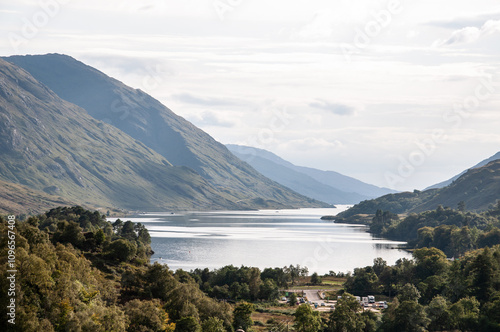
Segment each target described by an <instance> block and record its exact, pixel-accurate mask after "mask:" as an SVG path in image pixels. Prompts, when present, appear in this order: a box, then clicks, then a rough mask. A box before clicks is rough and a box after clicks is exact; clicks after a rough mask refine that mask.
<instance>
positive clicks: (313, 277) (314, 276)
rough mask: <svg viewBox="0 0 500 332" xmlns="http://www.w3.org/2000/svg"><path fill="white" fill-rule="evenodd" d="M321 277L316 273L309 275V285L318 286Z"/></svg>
mask: <svg viewBox="0 0 500 332" xmlns="http://www.w3.org/2000/svg"><path fill="white" fill-rule="evenodd" d="M321 281H322V280H321V277H320V276H319V275H318V273H317V272H314V273H313V274H312V275H311V284H313V285H319V284H321Z"/></svg>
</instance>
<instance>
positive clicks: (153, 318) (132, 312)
mask: <svg viewBox="0 0 500 332" xmlns="http://www.w3.org/2000/svg"><path fill="white" fill-rule="evenodd" d="M125 313H126V314H127V316H128V317H129V320H130V326H129V328H128V329H127V331H130V332H135V331H137V332H142V331H174V329H175V330H176V331H177V329H176V325H175V324H173V323H170V320H169V317H168V314H167V313H166V312H165V311H164V310H163V309H162V308H161V305H160V301H159V300H157V299H155V300H152V301H141V300H137V299H136V300H132V301H129V302H127V304H125Z"/></svg>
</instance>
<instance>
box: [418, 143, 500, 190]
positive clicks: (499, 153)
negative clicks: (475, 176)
mask: <svg viewBox="0 0 500 332" xmlns="http://www.w3.org/2000/svg"><path fill="white" fill-rule="evenodd" d="M498 159H500V152H497V153H495V155H493V156H491V157H490V158H488V159H485V160H483V161H481V162H480V163H478V164H477V165H475V166H472V167H471V168H470V169H474V168H478V167H481V166H484V165H486V164H489V163H490V162H492V161H494V160H498ZM465 172H467V170H465V171H463V172H462V173H460V174H458V175H455V176H454V177H452V178H451V179H449V180H446V181H443V182H440V183H436V184H435V185H432V186H430V187H428V188H426V189H425V190H427V189H434V188H443V187H446V186H447V185H449V184H451V183H452V182H453V181H455V180H456V179H458V178H459V177H460V176H462V175H464V174H465Z"/></svg>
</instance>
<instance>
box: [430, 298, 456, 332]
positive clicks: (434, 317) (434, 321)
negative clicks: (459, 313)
mask: <svg viewBox="0 0 500 332" xmlns="http://www.w3.org/2000/svg"><path fill="white" fill-rule="evenodd" d="M425 311H426V312H427V316H428V317H429V319H430V324H429V330H431V331H443V330H446V329H448V328H449V327H450V326H451V315H450V312H449V310H448V302H447V301H446V299H445V298H444V297H442V296H441V295H438V296H436V297H434V298H433V299H432V301H431V302H430V303H429V305H428V306H427V308H426V309H425Z"/></svg>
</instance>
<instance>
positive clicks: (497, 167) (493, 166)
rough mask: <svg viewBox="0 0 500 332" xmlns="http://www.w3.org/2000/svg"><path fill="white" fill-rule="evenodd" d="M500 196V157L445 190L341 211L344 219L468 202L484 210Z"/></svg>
mask: <svg viewBox="0 0 500 332" xmlns="http://www.w3.org/2000/svg"><path fill="white" fill-rule="evenodd" d="M499 199H500V160H495V161H492V162H490V163H489V164H487V165H485V166H482V167H479V168H475V169H470V170H469V171H467V172H466V173H465V174H463V175H462V176H460V177H459V178H458V179H456V180H455V181H454V182H452V183H451V184H450V185H448V186H446V187H444V188H441V189H429V190H425V191H414V192H413V193H410V192H404V193H399V194H390V195H385V196H382V197H379V198H376V199H372V200H367V201H363V202H361V203H359V204H356V205H355V206H353V207H352V208H350V209H348V210H346V211H344V212H342V213H340V214H339V215H338V216H339V217H340V218H350V217H353V216H355V215H359V214H375V212H376V211H377V210H383V211H390V212H392V213H410V212H417V213H418V212H422V211H427V210H434V209H436V207H437V206H438V205H443V206H448V207H452V208H456V207H457V205H458V203H459V202H462V201H463V202H464V203H465V206H466V209H467V210H472V211H484V210H487V209H488V208H490V207H491V206H492V205H494V204H496V202H497V200H499Z"/></svg>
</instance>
